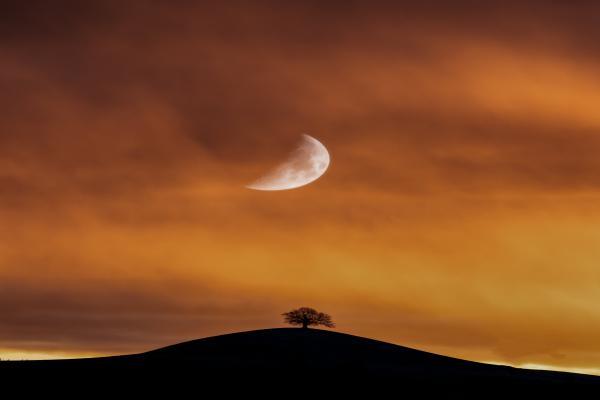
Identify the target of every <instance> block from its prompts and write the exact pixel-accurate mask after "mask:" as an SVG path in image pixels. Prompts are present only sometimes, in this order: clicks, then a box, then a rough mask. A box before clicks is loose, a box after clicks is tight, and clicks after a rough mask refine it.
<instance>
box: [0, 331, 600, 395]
mask: <svg viewBox="0 0 600 400" xmlns="http://www.w3.org/2000/svg"><path fill="white" fill-rule="evenodd" d="M0 373H1V374H2V375H3V376H5V377H6V376H12V377H28V378H40V377H45V378H48V377H55V378H58V379H60V377H64V376H69V377H71V378H76V377H83V378H84V379H90V378H94V379H96V378H99V379H100V378H101V380H102V381H105V382H115V381H121V382H122V381H123V380H126V381H127V382H132V381H136V380H145V381H152V380H159V381H161V382H172V381H174V380H177V381H181V382H183V381H185V382H190V380H191V381H192V382H196V384H211V383H214V382H216V381H217V380H222V379H226V380H227V381H230V382H242V381H247V380H250V381H254V382H260V381H261V380H263V381H264V380H265V379H267V380H269V381H272V382H275V381H277V382H280V381H282V380H290V379H291V380H294V379H300V380H302V381H321V382H322V381H324V380H326V381H330V382H335V381H338V382H339V381H340V380H341V381H344V382H347V383H348V384H349V385H352V384H356V383H358V382H363V383H364V382H375V381H378V382H388V383H394V384H403V385H413V386H414V385H419V386H423V387H426V386H427V385H438V386H439V385H452V386H457V385H463V386H465V387H471V388H472V387H475V386H478V387H480V386H487V387H498V388H501V387H507V385H537V386H540V385H544V386H546V385H564V384H569V385H573V384H576V385H585V386H588V385H592V386H599V387H600V377H595V376H588V375H581V374H572V373H563V372H552V371H539V370H527V369H519V368H513V367H508V366H498V365H490V364H484V363H478V362H472V361H465V360H460V359H456V358H451V357H446V356H441V355H437V354H432V353H428V352H424V351H420V350H415V349H411V348H407V347H402V346H398V345H394V344H390V343H385V342H381V341H377V340H372V339H367V338H362V337H358V336H353V335H348V334H343V333H338V332H332V331H326V330H319V329H299V328H280V329H265V330H256V331H249V332H239V333H233V334H227V335H221V336H214V337H208V338H204V339H198V340H192V341H189V342H184V343H179V344H176V345H172V346H168V347H163V348H160V349H157V350H152V351H148V352H145V353H140V354H131V355H124V356H114V357H101V358H87V359H74V360H50V361H10V362H2V363H0Z"/></svg>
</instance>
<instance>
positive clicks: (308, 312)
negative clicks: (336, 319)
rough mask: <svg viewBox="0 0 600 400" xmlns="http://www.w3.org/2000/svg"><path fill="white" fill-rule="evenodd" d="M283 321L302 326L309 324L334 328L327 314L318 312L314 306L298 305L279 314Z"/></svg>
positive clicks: (306, 326) (305, 326)
mask: <svg viewBox="0 0 600 400" xmlns="http://www.w3.org/2000/svg"><path fill="white" fill-rule="evenodd" d="M281 315H283V317H284V321H285V322H286V323H288V324H290V325H300V326H302V328H308V327H309V326H316V325H322V326H325V327H327V328H334V327H335V324H334V323H333V321H332V320H331V316H330V315H329V314H325V313H323V312H319V311H317V310H315V309H314V308H310V307H300V308H297V309H295V310H292V311H288V312H286V313H283V314H281Z"/></svg>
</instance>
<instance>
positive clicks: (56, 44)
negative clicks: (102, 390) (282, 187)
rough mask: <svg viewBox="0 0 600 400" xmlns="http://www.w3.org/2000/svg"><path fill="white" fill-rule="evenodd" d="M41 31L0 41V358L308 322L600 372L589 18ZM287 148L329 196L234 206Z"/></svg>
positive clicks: (489, 14)
mask: <svg viewBox="0 0 600 400" xmlns="http://www.w3.org/2000/svg"><path fill="white" fill-rule="evenodd" d="M47 3H48V2H41V1H40V2H31V3H27V4H26V5H25V3H22V2H19V3H17V2H15V5H14V6H7V10H6V11H7V12H6V13H3V15H2V16H0V52H1V54H2V56H1V57H0V88H1V89H2V90H1V91H0V106H1V107H2V110H3V111H2V118H0V221H1V222H2V223H1V224H0V321H2V325H1V326H0V357H2V358H5V357H10V358H37V357H53V356H77V355H90V354H92V355H93V354H115V353H127V352H135V351H141V350H146V349H151V348H154V347H159V346H162V345H167V344H171V343H173V342H178V341H183V340H187V339H191V338H196V337H202V336H206V335H213V334H219V333H224V332H231V331H237V330H245V329H256V328H265V327H272V326H280V325H281V320H280V316H279V315H280V314H281V312H284V311H287V310H288V309H290V308H291V307H295V306H303V305H306V306H312V307H315V308H317V309H322V310H323V311H326V312H328V313H330V314H332V315H333V317H334V319H335V320H336V322H337V324H338V329H339V330H340V331H343V332H349V333H354V334H358V335H361V336H368V337H374V338H378V339H381V340H386V341H390V342H394V343H398V344H403V345H407V346H412V347H416V348H420V349H424V350H429V351H435V352H440V353H443V354H447V355H452V356H458V357H463V358H468V359H474V360H484V361H493V362H500V363H511V364H515V365H533V364H535V365H550V366H553V367H557V368H567V369H572V370H576V369H586V368H587V369H590V371H593V369H599V370H600V341H598V337H600V313H599V312H598V307H597V305H598V304H599V302H600V290H599V289H600V287H599V285H600V283H599V282H600V268H599V267H598V262H599V261H600V255H599V254H598V250H597V249H598V244H599V243H600V229H598V226H600V158H599V157H598V156H597V153H598V151H599V150H600V136H599V134H598V132H600V113H599V112H598V110H597V107H598V104H600V76H599V75H598V73H597V71H598V68H599V67H600V65H599V64H600V49H598V44H597V43H599V39H600V29H599V28H598V27H597V24H596V21H595V17H596V16H597V15H598V12H600V6H595V5H593V3H592V2H589V3H585V2H581V3H578V5H577V6H573V5H571V6H569V5H564V6H557V5H554V6H548V5H547V4H546V2H541V1H540V2H530V4H529V5H526V6H524V5H519V3H517V2H515V3H514V4H513V5H511V3H510V2H504V1H503V2H498V3H497V4H494V3H493V2H489V3H488V4H486V6H485V7H483V6H478V7H475V8H474V7H473V6H469V5H468V4H467V3H466V2H465V3H460V2H457V3H453V5H452V6H451V7H450V6H448V5H443V4H445V3H441V2H438V4H436V3H435V2H430V3H427V2H425V3H423V4H422V5H420V6H414V5H413V6H408V5H399V4H397V5H395V6H391V5H390V4H385V3H381V4H379V5H377V4H376V3H374V2H369V3H368V4H367V3H354V2H344V3H343V4H342V3H340V5H336V3H334V2H331V3H329V5H328V6H323V4H322V2H314V3H313V2H310V1H309V2H302V3H301V4H300V3H298V4H295V5H292V4H287V3H286V4H285V5H284V4H281V2H273V3H269V2H253V3H248V2H245V3H229V5H227V6H223V5H219V6H217V5H212V6H207V5H192V4H191V2H162V1H155V2H152V3H150V2H148V4H146V3H144V6H142V5H141V3H139V4H138V5H133V4H135V2H131V4H132V5H129V6H123V5H122V4H121V3H122V2H117V1H115V2H111V1H105V2H98V3H97V4H96V5H90V4H92V2H86V4H80V3H81V2H66V1H64V2H53V3H52V5H49V4H47ZM420 3H421V2H420ZM440 4H441V5H440ZM565 4H566V3H565ZM302 133H309V134H311V135H312V136H314V137H316V138H317V139H319V140H320V141H322V142H323V143H324V144H325V145H326V146H327V148H328V149H329V151H330V153H331V157H332V163H331V166H330V169H329V170H328V171H327V173H326V174H325V175H324V176H323V177H322V178H321V179H320V180H318V181H317V182H315V183H314V184H311V185H309V186H306V187H304V188H301V189H297V190H292V191H286V192H257V191H250V190H248V189H245V188H244V185H245V184H247V183H249V182H251V181H252V180H254V179H255V178H257V177H258V176H259V175H260V174H261V173H262V172H265V171H266V170H267V169H268V168H269V167H271V166H273V165H275V164H276V163H277V162H279V161H281V160H283V159H284V158H285V156H286V154H287V153H288V152H289V151H290V150H291V149H293V147H294V146H295V145H296V144H297V143H298V141H299V140H300V137H301V134H302Z"/></svg>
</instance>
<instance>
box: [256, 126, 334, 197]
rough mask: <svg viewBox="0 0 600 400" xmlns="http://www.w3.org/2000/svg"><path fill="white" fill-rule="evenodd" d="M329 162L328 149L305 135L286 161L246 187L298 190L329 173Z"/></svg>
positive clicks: (270, 189)
mask: <svg viewBox="0 0 600 400" xmlns="http://www.w3.org/2000/svg"><path fill="white" fill-rule="evenodd" d="M329 162H330V157H329V152H328V151H327V148H325V146H324V145H323V144H322V143H321V142H319V141H318V140H317V139H315V138H314V137H312V136H309V135H306V134H304V135H302V141H301V142H300V144H299V145H298V147H297V148H296V149H295V150H294V151H293V152H292V153H291V154H290V156H289V157H288V159H287V160H286V161H284V162H283V163H281V164H280V165H278V166H277V167H275V168H274V169H273V170H271V171H270V172H267V173H266V174H265V175H263V176H262V177H260V178H259V179H257V180H256V181H254V182H252V183H251V184H249V185H247V186H246V187H247V188H248V189H253V190H269V191H272V190H289V189H296V188H299V187H301V186H305V185H308V184H309V183H311V182H314V181H316V180H317V179H319V178H320V177H321V176H322V175H323V174H324V173H325V171H327V168H328V167H329Z"/></svg>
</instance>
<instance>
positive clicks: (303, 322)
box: [302, 321, 308, 329]
mask: <svg viewBox="0 0 600 400" xmlns="http://www.w3.org/2000/svg"><path fill="white" fill-rule="evenodd" d="M307 328H308V322H307V321H302V329H307Z"/></svg>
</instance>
